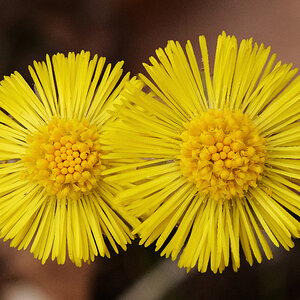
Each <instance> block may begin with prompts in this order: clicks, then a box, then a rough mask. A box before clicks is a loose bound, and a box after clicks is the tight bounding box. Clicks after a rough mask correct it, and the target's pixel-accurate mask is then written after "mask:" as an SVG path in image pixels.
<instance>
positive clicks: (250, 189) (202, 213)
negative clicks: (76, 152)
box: [108, 33, 300, 272]
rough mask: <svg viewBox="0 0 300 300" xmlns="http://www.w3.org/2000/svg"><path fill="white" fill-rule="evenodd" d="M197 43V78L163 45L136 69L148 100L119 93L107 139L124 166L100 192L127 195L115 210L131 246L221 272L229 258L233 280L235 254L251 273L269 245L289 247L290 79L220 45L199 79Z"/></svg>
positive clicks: (293, 103) (299, 231)
mask: <svg viewBox="0 0 300 300" xmlns="http://www.w3.org/2000/svg"><path fill="white" fill-rule="evenodd" d="M199 41H200V49H201V53H202V61H203V67H204V71H200V69H199V67H198V64H197V61H196V57H195V54H194V51H193V48H192V45H191V43H190V42H189V41H188V42H187V44H186V49H185V50H186V54H185V53H184V50H183V49H182V48H181V46H180V44H179V43H178V42H176V43H175V42H174V41H170V42H169V43H168V45H167V47H166V48H165V50H162V49H158V50H157V51H156V54H157V57H158V59H155V58H154V57H151V58H150V62H151V65H147V64H145V65H144V66H145V68H146V70H147V72H148V73H149V75H150V77H151V79H152V80H150V79H148V78H147V77H146V76H144V75H142V74H140V78H141V80H142V81H143V82H144V84H145V85H146V86H147V89H148V90H150V93H147V92H144V91H143V90H142V89H139V88H136V87H134V86H131V85H130V84H129V85H128V90H127V92H126V95H125V99H124V100H123V108H122V109H120V111H119V112H118V115H119V118H120V122H118V123H115V124H114V127H115V128H114V129H112V128H111V130H114V132H118V134H115V135H114V134H112V135H111V136H110V138H111V142H110V143H111V145H112V146H111V147H112V149H113V152H114V155H115V156H114V157H116V158H121V159H122V160H123V161H126V166H123V168H122V170H121V172H119V171H120V169H117V168H116V169H110V171H109V172H110V174H112V175H113V176H111V177H110V178H109V179H108V181H109V182H111V183H118V184H123V185H124V186H125V185H127V189H126V190H125V191H123V192H121V193H120V194H119V196H118V199H119V201H120V202H121V203H122V204H123V205H125V206H126V208H127V209H128V210H129V211H131V212H132V213H133V214H134V215H136V216H137V217H139V218H141V220H142V221H143V222H142V223H141V224H140V225H139V226H137V227H136V228H135V230H134V233H137V234H139V236H140V237H141V241H140V242H141V244H145V246H148V245H149V244H151V243H153V242H155V241H156V250H159V249H161V248H162V249H163V250H162V252H161V255H165V256H166V257H169V256H171V257H172V259H176V257H177V256H178V255H179V254H180V259H179V266H180V267H186V268H187V269H188V270H189V269H191V268H193V267H194V266H195V265H196V264H198V270H199V271H201V272H205V271H206V270H207V267H208V265H209V264H210V268H211V270H212V271H213V272H217V271H219V272H222V271H223V270H224V268H225V267H226V266H228V265H229V261H230V257H231V261H232V266H233V269H234V270H237V269H238V268H239V266H240V252H241V249H240V247H241V248H242V250H243V252H244V255H245V257H246V260H247V261H248V262H249V264H250V265H252V264H253V257H254V258H255V259H256V260H257V261H258V262H261V261H262V252H264V253H265V255H266V257H267V258H268V259H271V258H272V251H271V248H270V246H269V242H270V241H271V242H272V243H273V244H274V245H275V246H277V247H279V245H280V244H281V245H282V246H283V247H284V248H285V249H287V250H289V248H291V247H293V245H294V244H293V241H292V237H299V236H300V224H299V222H298V221H297V220H296V218H295V217H294V214H295V215H298V216H299V215H300V197H299V194H297V192H296V191H299V190H300V188H299V185H298V184H297V180H299V179H300V173H299V170H300V164H299V150H300V128H299V124H300V123H299V121H298V120H299V119H300V105H299V103H300V101H299V99H300V78H299V77H297V78H296V79H294V80H293V81H292V78H293V77H294V75H295V74H296V72H297V70H292V69H291V65H286V64H281V62H278V63H277V64H276V65H275V66H274V62H275V58H276V56H275V54H273V55H272V56H271V57H270V58H269V54H270V48H265V47H264V46H263V45H261V46H258V45H257V44H254V45H253V44H252V39H250V40H243V41H242V42H241V43H240V45H239V46H238V44H237V41H236V39H235V37H231V36H227V35H226V34H225V33H223V34H222V35H220V36H219V38H218V43H217V50H216V56H215V63H214V68H213V76H212V77H211V70H210V66H209V60H208V53H207V47H206V41H205V38H204V37H203V36H200V38H199ZM268 58H269V59H268ZM119 136H121V138H119ZM125 141H126V142H125ZM114 172H116V173H115V174H114ZM117 172H118V174H117ZM128 183H129V184H130V185H128ZM259 243H260V245H261V247H260V246H259Z"/></svg>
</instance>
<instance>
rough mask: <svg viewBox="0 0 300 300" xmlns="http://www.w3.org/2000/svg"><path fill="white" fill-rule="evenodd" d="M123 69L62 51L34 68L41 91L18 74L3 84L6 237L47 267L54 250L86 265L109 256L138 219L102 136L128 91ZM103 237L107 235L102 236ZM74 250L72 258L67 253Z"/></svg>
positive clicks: (0, 176)
mask: <svg viewBox="0 0 300 300" xmlns="http://www.w3.org/2000/svg"><path fill="white" fill-rule="evenodd" d="M122 65H123V62H119V63H117V64H116V65H115V67H113V68H112V66H111V64H108V65H107V66H106V67H105V58H104V57H101V58H99V59H98V57H97V56H95V57H94V58H93V59H90V53H89V52H84V51H82V52H81V53H80V54H76V55H75V54H74V53H69V54H68V56H67V57H65V56H64V55H63V54H56V55H54V56H53V57H52V59H50V58H49V56H47V57H46V62H34V68H32V67H29V71H30V74H31V76H32V78H33V81H34V85H35V86H34V90H32V89H31V88H30V86H29V85H28V84H27V83H26V81H25V80H24V79H23V77H22V76H21V75H20V74H19V73H17V72H15V73H14V74H13V75H11V76H10V77H5V78H4V80H3V81H2V82H1V85H0V107H1V109H2V110H1V112H0V122H1V124H0V160H1V162H2V164H1V165H0V236H1V238H4V240H7V239H11V240H12V241H11V246H13V247H18V249H21V248H24V249H26V248H27V247H28V246H29V245H30V247H31V252H32V253H33V254H34V256H35V257H37V258H39V259H41V260H42V262H43V263H44V262H45V261H46V260H47V258H48V257H49V255H50V253H51V252H52V253H51V256H52V260H53V259H55V258H56V259H57V262H58V263H59V264H63V263H64V262H65V259H66V256H67V255H68V256H69V258H70V259H71V260H72V261H73V262H74V263H75V264H76V265H77V266H80V265H81V263H82V261H93V260H94V257H95V256H97V255H98V254H99V255H101V256H108V257H110V253H109V249H108V247H107V245H106V244H107V241H109V243H110V245H111V246H112V248H113V249H114V250H115V251H116V252H118V247H117V246H118V245H119V246H120V247H122V248H123V249H126V245H127V243H130V239H131V238H133V236H132V234H131V232H130V231H131V229H130V226H129V224H131V225H136V224H137V223H136V222H138V221H137V220H136V219H135V218H134V217H131V216H129V215H128V214H127V213H126V212H125V211H124V210H123V209H122V208H121V207H119V206H117V205H115V203H114V196H115V194H116V193H117V192H118V189H117V187H116V186H115V185H113V184H108V183H106V182H104V181H103V176H102V175H101V172H102V171H103V170H107V169H109V168H110V165H109V162H108V161H107V160H106V159H105V158H104V157H105V155H106V154H107V151H106V150H105V149H103V147H102V144H101V135H103V134H104V133H105V131H106V128H107V127H109V123H111V122H113V118H111V116H110V114H109V113H108V111H109V109H111V107H112V104H113V103H114V102H115V100H116V98H117V97H118V95H119V94H120V91H121V90H122V89H123V86H124V83H125V82H126V81H127V80H128V77H129V74H127V75H125V76H124V77H123V78H122V79H121V76H122V72H123V71H122ZM103 235H104V236H105V237H103ZM67 252H68V254H67Z"/></svg>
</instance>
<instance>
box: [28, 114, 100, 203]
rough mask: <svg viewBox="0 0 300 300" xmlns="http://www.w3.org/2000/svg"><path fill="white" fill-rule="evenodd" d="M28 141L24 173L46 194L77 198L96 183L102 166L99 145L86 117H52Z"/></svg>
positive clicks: (96, 133)
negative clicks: (43, 189) (81, 118)
mask: <svg viewBox="0 0 300 300" xmlns="http://www.w3.org/2000/svg"><path fill="white" fill-rule="evenodd" d="M27 142H28V144H29V147H28V149H27V151H26V153H25V156H24V157H23V158H22V160H23V161H24V164H25V166H26V168H27V172H26V174H25V175H26V177H27V178H28V179H29V180H32V181H34V182H37V183H39V184H40V185H42V186H44V187H45V189H46V191H47V192H48V194H50V195H56V197H58V198H64V197H67V196H68V197H71V198H75V199H78V198H79V197H80V196H81V195H82V194H83V193H87V192H89V191H90V190H92V189H93V188H94V187H96V186H97V183H98V180H99V178H100V173H101V171H102V169H103V166H102V164H101V160H100V155H101V154H100V149H101V147H100V143H99V140H98V132H97V128H96V126H92V125H91V124H90V123H89V122H88V121H87V120H83V121H78V120H64V119H58V118H53V119H52V120H51V121H50V122H49V123H48V124H47V125H45V126H43V127H41V128H40V129H39V131H37V132H36V133H34V134H33V135H30V136H28V138H27Z"/></svg>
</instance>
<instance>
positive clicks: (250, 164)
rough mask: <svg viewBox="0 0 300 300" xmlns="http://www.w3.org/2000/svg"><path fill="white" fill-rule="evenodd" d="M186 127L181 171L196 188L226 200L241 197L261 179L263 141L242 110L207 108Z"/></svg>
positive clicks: (182, 147)
mask: <svg viewBox="0 0 300 300" xmlns="http://www.w3.org/2000/svg"><path fill="white" fill-rule="evenodd" d="M185 127H186V130H185V131H184V132H183V133H182V141H183V143H182V146H181V153H180V156H179V158H180V165H181V170H182V173H183V175H184V176H186V177H187V178H188V179H189V180H190V181H192V182H194V183H195V184H196V186H197V188H198V189H199V191H201V192H203V193H205V194H210V196H211V197H212V198H214V199H216V200H219V199H221V200H228V199H231V198H233V197H243V196H244V193H245V191H247V190H248V187H249V186H256V184H257V181H258V180H261V178H262V177H261V173H262V172H263V166H264V162H265V157H266V149H265V141H264V139H263V138H262V137H260V135H259V132H258V130H257V128H256V126H255V125H254V124H253V123H252V121H251V120H250V119H249V118H248V117H247V116H246V115H244V114H243V113H242V112H241V111H233V112H231V111H220V110H213V109H210V110H208V111H207V112H205V113H202V114H201V115H199V116H198V117H196V118H195V119H193V120H191V121H190V122H188V123H186V126H185Z"/></svg>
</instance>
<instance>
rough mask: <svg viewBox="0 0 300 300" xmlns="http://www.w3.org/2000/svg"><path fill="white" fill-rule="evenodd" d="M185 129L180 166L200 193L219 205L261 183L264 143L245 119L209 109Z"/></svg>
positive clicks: (254, 127) (225, 111)
mask: <svg viewBox="0 0 300 300" xmlns="http://www.w3.org/2000/svg"><path fill="white" fill-rule="evenodd" d="M185 127H186V130H185V131H184V132H183V133H182V145H181V152H180V155H179V159H180V166H181V170H182V174H183V175H184V176H186V177H187V178H188V179H189V181H191V182H194V183H195V185H196V186H197V188H198V190H199V191H200V192H203V193H205V194H210V196H211V197H212V198H213V199H215V200H221V201H225V200H230V199H232V198H234V197H235V198H236V197H237V198H242V197H243V196H244V194H245V192H246V191H247V190H248V188H249V186H256V185H257V182H258V181H259V180H261V178H262V176H261V174H262V172H263V167H264V162H265V159H266V149H265V140H264V139H263V138H262V137H261V136H260V135H259V132H258V129H257V128H256V126H255V125H254V124H253V123H252V121H251V120H250V119H249V117H248V116H247V115H245V114H243V113H242V112H241V111H228V110H224V111H221V110H214V109H210V110H208V111H207V112H205V113H202V114H201V115H199V116H198V117H196V118H195V119H193V120H191V121H190V122H188V123H187V124H186V126H185ZM81 165H82V164H81Z"/></svg>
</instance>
